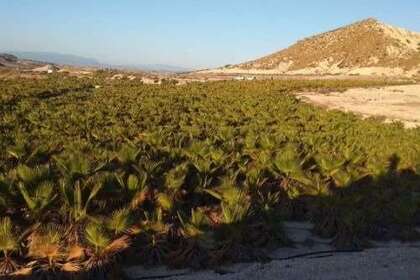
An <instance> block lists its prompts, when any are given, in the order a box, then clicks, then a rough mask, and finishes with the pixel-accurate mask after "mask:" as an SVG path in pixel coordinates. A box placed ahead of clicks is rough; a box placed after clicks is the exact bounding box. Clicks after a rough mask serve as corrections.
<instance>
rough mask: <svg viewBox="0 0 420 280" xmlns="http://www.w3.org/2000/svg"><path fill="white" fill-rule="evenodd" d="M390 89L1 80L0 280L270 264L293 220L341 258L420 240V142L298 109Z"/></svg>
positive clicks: (374, 122)
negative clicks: (305, 95) (305, 98)
mask: <svg viewBox="0 0 420 280" xmlns="http://www.w3.org/2000/svg"><path fill="white" fill-rule="evenodd" d="M385 84H387V83H386V82H384V81H373V80H371V81H357V80H351V81H345V80H344V81H343V80H336V81H327V80H323V81H316V80H314V81H303V80H302V81H299V80H277V81H241V82H237V81H236V82H234V81H223V82H212V83H193V84H188V85H182V86H177V85H175V84H174V83H172V82H170V81H167V82H165V83H163V84H162V85H143V84H141V83H140V82H138V81H135V80H134V81H110V80H106V79H104V78H103V77H101V76H99V75H98V76H95V77H94V78H92V79H78V78H69V77H64V76H58V75H57V76H54V75H53V76H51V77H49V78H46V79H39V80H30V79H10V80H0V109H1V110H0V131H1V134H0V213H2V214H1V216H2V217H1V220H0V252H2V253H0V275H3V276H5V275H8V276H10V275H22V274H31V273H32V274H33V275H34V276H35V277H44V276H46V275H48V276H49V277H57V279H62V278H63V277H67V276H69V275H70V276H74V275H79V276H80V277H83V275H85V274H84V273H90V274H89V275H99V274H103V273H105V272H107V273H111V272H112V273H115V274H117V273H118V265H116V264H118V263H122V262H124V263H130V262H137V263H141V264H147V265H153V264H160V263H164V264H167V265H170V266H172V267H183V266H191V267H194V268H202V267H207V266H214V265H218V264H221V263H226V262H235V261H249V260H255V259H266V256H265V255H264V253H263V252H264V250H267V249H268V248H274V247H279V246H287V245H291V244H290V241H289V239H288V238H287V236H286V235H285V234H284V231H283V229H282V223H283V221H286V220H307V221H311V222H313V223H314V224H315V229H316V230H315V231H316V234H318V235H319V236H322V237H334V245H335V246H337V248H362V247H366V246H369V241H370V240H375V239H379V240H389V239H394V238H396V239H401V240H411V239H417V238H418V237H419V234H418V232H417V231H416V226H417V225H418V224H419V222H420V215H419V214H420V209H419V207H420V197H419V191H420V189H419V188H420V177H419V175H418V173H419V172H420V129H409V130H407V129H404V126H403V124H401V123H393V124H384V123H382V121H381V120H380V119H374V118H370V119H365V120H362V119H361V118H359V117H358V116H356V115H353V114H347V113H342V112H339V111H326V110H323V109H321V108H316V107H314V106H312V105H310V104H305V103H303V102H301V101H299V100H298V99H296V97H295V96H294V95H293V93H295V92H298V91H320V92H330V91H342V90H344V89H347V88H351V87H370V86H380V85H385ZM70 276H69V277H70ZM60 277H61V278H60ZM115 277H117V276H115ZM50 279H51V278H50Z"/></svg>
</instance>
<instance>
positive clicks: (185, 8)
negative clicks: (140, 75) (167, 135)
mask: <svg viewBox="0 0 420 280" xmlns="http://www.w3.org/2000/svg"><path fill="white" fill-rule="evenodd" d="M122 2H123V3H122ZM302 7H305V9H302ZM416 7H417V3H416V1H414V0H406V1H402V2H400V3H399V4H398V6H397V8H396V6H395V3H394V2H393V1H389V0H387V1H379V0H374V1H370V2H368V3H364V1H361V0H357V1H353V2H352V3H330V2H328V1H317V2H311V1H301V2H300V3H298V4H296V3H290V2H288V3H277V2H276V1H274V0H269V1H263V3H259V2H257V1H250V0H247V1H236V0H234V1H230V2H229V3H223V2H222V1H220V0H216V1H212V2H211V3H202V2H200V3H197V2H195V1H193V0H182V1H177V3H173V2H170V3H164V4H162V2H161V1H159V3H139V2H136V1H129V0H126V1H119V2H118V3H114V2H111V1H98V0H92V1H89V2H88V1H82V0H77V1H72V2H71V3H70V2H69V3H62V2H57V1H51V0H46V1H43V2H42V3H39V2H32V1H28V0H24V1H19V2H18V3H17V2H16V1H11V0H6V1H2V2H1V3H0V16H1V17H2V19H3V21H4V26H6V27H7V28H5V29H4V31H3V32H2V33H1V34H0V50H1V51H2V52H3V51H13V52H54V53H58V54H68V55H75V56H81V57H86V58H92V59H96V60H98V61H99V62H100V63H102V64H109V65H136V64H144V65H153V64H156V65H172V66H177V67H184V68H191V69H199V68H214V67H219V66H223V65H226V64H236V63H240V62H244V61H248V60H252V59H256V58H259V57H262V56H265V55H268V54H270V53H273V52H276V51H279V50H281V49H283V48H286V47H288V46H289V45H291V44H293V43H294V42H296V41H298V40H300V39H302V38H305V37H308V36H312V35H314V34H319V33H322V32H326V31H329V30H332V29H335V28H338V27H341V26H344V25H347V24H351V23H353V22H356V21H359V20H363V19H365V18H370V17H374V18H377V19H378V20H379V21H381V22H384V23H387V24H391V25H394V26H398V27H402V28H405V29H409V30H411V31H415V32H418V31H419V30H420V12H418V9H416ZM349 9H352V10H353V12H352V13H351V15H349V13H348V10H349ZM314 14H315V15H325V16H323V17H320V16H316V17H313V15H314ZM311 16H312V17H311Z"/></svg>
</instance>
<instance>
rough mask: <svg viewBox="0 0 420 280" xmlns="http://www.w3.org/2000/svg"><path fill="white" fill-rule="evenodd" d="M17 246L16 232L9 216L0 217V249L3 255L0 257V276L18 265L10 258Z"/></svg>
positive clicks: (10, 271)
mask: <svg viewBox="0 0 420 280" xmlns="http://www.w3.org/2000/svg"><path fill="white" fill-rule="evenodd" d="M18 248H19V244H18V240H17V238H16V233H15V231H14V228H13V224H12V221H11V220H10V218H9V217H4V218H1V219H0V251H1V252H2V254H3V257H2V258H1V259H0V276H4V275H8V274H11V273H13V272H14V271H16V270H17V268H18V266H17V265H16V263H15V262H14V261H13V260H12V259H11V257H10V254H11V253H13V252H16V251H17V250H18Z"/></svg>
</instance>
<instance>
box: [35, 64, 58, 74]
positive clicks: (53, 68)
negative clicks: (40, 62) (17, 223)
mask: <svg viewBox="0 0 420 280" xmlns="http://www.w3.org/2000/svg"><path fill="white" fill-rule="evenodd" d="M58 70H59V68H58V67H57V66H55V65H52V64H47V65H44V66H41V67H38V68H34V69H32V72H38V73H48V74H51V73H54V72H56V71H58Z"/></svg>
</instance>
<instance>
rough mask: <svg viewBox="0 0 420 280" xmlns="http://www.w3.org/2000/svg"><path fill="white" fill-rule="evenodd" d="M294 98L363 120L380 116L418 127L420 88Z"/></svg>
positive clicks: (376, 89) (365, 90)
mask: <svg viewBox="0 0 420 280" xmlns="http://www.w3.org/2000/svg"><path fill="white" fill-rule="evenodd" d="M297 96H298V97H299V98H300V99H302V100H306V101H309V102H311V103H313V104H316V105H320V106H323V107H326V108H328V109H337V110H341V111H345V112H354V113H357V114H361V115H362V116H364V117H384V118H386V121H388V122H390V121H401V122H403V123H404V125H405V126H406V127H407V128H413V127H418V126H420V85H405V86H391V87H380V88H354V89H349V90H347V91H345V92H332V93H319V92H306V93H299V94H297Z"/></svg>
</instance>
